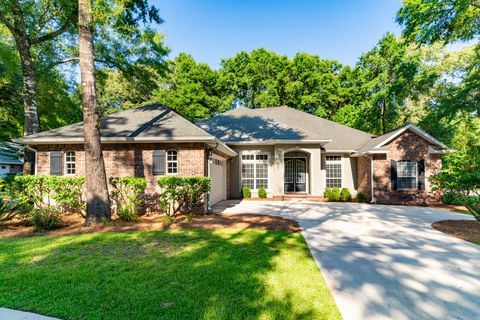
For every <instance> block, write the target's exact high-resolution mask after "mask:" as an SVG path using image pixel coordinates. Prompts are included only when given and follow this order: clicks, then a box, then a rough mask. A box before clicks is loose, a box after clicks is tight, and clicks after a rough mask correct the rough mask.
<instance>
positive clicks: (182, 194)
mask: <svg viewBox="0 0 480 320" xmlns="http://www.w3.org/2000/svg"><path fill="white" fill-rule="evenodd" d="M157 184H158V185H159V187H160V189H161V192H160V194H159V198H160V206H161V207H162V208H163V209H164V210H165V212H166V213H167V215H168V216H172V217H173V216H175V215H176V214H177V213H178V212H179V211H183V213H185V214H189V213H192V212H195V211H198V210H200V208H201V206H202V204H203V199H204V195H205V193H207V192H208V191H210V188H211V182H210V178H207V177H179V176H166V177H161V178H159V179H158V180H157Z"/></svg>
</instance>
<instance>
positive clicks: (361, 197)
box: [357, 192, 367, 203]
mask: <svg viewBox="0 0 480 320" xmlns="http://www.w3.org/2000/svg"><path fill="white" fill-rule="evenodd" d="M357 202H361V203H365V202H367V196H365V194H363V193H361V192H359V193H357Z"/></svg>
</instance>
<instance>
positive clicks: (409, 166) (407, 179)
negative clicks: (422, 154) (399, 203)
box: [397, 160, 417, 190]
mask: <svg viewBox="0 0 480 320" xmlns="http://www.w3.org/2000/svg"><path fill="white" fill-rule="evenodd" d="M397 187H398V189H399V190H408V189H417V163H416V162H415V161H413V160H400V161H398V163H397Z"/></svg>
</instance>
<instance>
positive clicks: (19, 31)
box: [10, 1, 40, 174]
mask: <svg viewBox="0 0 480 320" xmlns="http://www.w3.org/2000/svg"><path fill="white" fill-rule="evenodd" d="M12 11H13V13H14V14H15V18H14V26H13V28H12V29H13V30H10V31H11V33H12V35H13V38H14V39H15V44H16V45H17V48H18V54H19V56H20V62H21V65H22V73H23V109H24V114H25V116H24V124H23V134H24V135H30V134H35V133H38V131H39V128H40V124H39V120H38V111H37V77H36V74H35V66H34V64H33V59H32V52H31V44H30V39H29V37H28V35H27V33H26V29H25V21H24V17H23V12H22V10H21V9H20V5H19V4H18V2H16V1H13V2H12ZM24 157H25V159H24V164H23V173H24V174H32V173H33V171H34V169H33V168H34V162H35V154H34V153H33V152H32V151H31V150H28V149H26V148H25V151H24Z"/></svg>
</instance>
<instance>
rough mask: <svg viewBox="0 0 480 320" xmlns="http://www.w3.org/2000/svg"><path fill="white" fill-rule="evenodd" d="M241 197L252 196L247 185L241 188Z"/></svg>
mask: <svg viewBox="0 0 480 320" xmlns="http://www.w3.org/2000/svg"><path fill="white" fill-rule="evenodd" d="M242 197H243V198H247V199H248V198H251V197H252V191H251V190H250V188H249V187H243V188H242Z"/></svg>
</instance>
